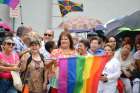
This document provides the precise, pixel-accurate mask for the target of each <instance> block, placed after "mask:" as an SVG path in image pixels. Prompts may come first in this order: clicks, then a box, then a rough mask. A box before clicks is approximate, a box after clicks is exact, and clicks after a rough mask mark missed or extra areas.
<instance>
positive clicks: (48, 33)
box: [39, 29, 54, 59]
mask: <svg viewBox="0 0 140 93" xmlns="http://www.w3.org/2000/svg"><path fill="white" fill-rule="evenodd" d="M53 39H54V31H53V30H51V29H48V30H46V31H45V32H44V35H43V40H42V42H41V48H40V50H39V51H40V53H41V54H43V56H44V57H45V58H46V59H47V58H48V55H49V52H48V51H47V50H46V49H45V43H47V42H48V41H53Z"/></svg>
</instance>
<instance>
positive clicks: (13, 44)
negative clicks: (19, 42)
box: [5, 42, 15, 46]
mask: <svg viewBox="0 0 140 93" xmlns="http://www.w3.org/2000/svg"><path fill="white" fill-rule="evenodd" d="M5 44H6V45H8V46H11V45H12V46H15V43H10V42H5Z"/></svg>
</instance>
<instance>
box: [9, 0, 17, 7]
mask: <svg viewBox="0 0 140 93" xmlns="http://www.w3.org/2000/svg"><path fill="white" fill-rule="evenodd" d="M18 4H19V0H10V2H9V4H8V5H9V6H10V7H11V8H12V9H15V8H16V6H17V5H18Z"/></svg>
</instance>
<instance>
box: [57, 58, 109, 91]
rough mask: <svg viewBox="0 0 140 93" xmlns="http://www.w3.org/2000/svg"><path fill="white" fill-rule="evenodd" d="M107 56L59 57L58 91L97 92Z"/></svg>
mask: <svg viewBox="0 0 140 93" xmlns="http://www.w3.org/2000/svg"><path fill="white" fill-rule="evenodd" d="M107 61H108V57H106V56H78V57H72V58H62V59H59V61H58V62H59V74H58V93H97V89H98V83H99V79H100V75H101V73H102V71H103V69H104V66H105V64H106V63H107Z"/></svg>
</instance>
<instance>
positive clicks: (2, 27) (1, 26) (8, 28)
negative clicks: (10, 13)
mask: <svg viewBox="0 0 140 93" xmlns="http://www.w3.org/2000/svg"><path fill="white" fill-rule="evenodd" d="M0 28H1V29H3V30H5V31H12V29H11V27H10V26H9V25H8V24H6V23H4V22H0Z"/></svg>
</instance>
